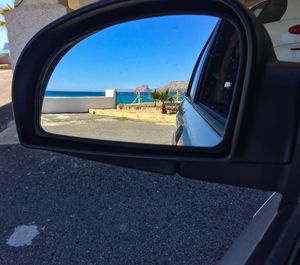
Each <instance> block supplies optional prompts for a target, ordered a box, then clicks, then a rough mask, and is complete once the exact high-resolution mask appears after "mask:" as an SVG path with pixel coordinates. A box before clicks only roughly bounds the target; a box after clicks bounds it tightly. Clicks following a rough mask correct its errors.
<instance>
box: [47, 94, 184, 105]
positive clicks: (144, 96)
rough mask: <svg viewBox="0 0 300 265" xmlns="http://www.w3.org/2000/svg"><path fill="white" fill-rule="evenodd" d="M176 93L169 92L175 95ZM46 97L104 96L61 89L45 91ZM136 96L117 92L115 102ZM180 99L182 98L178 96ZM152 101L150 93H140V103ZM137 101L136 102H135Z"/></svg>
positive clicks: (128, 101)
mask: <svg viewBox="0 0 300 265" xmlns="http://www.w3.org/2000/svg"><path fill="white" fill-rule="evenodd" d="M175 94H176V93H170V95H175ZM45 96H46V97H67V98H69V97H71V98H73V97H100V96H105V93H104V92H63V91H46V93H45ZM135 98H136V94H135V92H117V104H131V103H133V101H134V100H135ZM180 100H182V98H180ZM145 102H154V100H153V99H152V98H151V97H150V93H147V92H146V93H141V103H145ZM136 103H137V102H136Z"/></svg>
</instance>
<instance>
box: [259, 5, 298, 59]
mask: <svg viewBox="0 0 300 265" xmlns="http://www.w3.org/2000/svg"><path fill="white" fill-rule="evenodd" d="M254 8H255V7H254ZM299 10H300V1H299V0H288V3H287V9H286V11H285V13H284V15H283V16H282V18H281V19H280V20H279V21H275V22H271V23H266V24H264V26H265V28H266V30H267V31H268V33H269V35H270V37H271V40H272V43H273V46H274V49H275V53H276V56H277V59H278V60H280V61H286V62H300V50H294V49H295V48H296V49H297V48H300V34H292V33H290V32H289V28H290V27H292V26H295V25H300V12H299Z"/></svg>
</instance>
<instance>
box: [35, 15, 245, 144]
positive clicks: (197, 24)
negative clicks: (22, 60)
mask: <svg viewBox="0 0 300 265" xmlns="http://www.w3.org/2000/svg"><path fill="white" fill-rule="evenodd" d="M239 59H240V58H239V42H238V38H237V33H236V32H235V30H234V27H233V26H232V25H231V24H230V23H229V22H226V21H224V20H223V19H219V18H216V17H211V16H204V15H172V16H161V17H152V18H144V19H138V20H134V21H129V22H125V23H121V24H118V25H114V26H111V27H109V28H106V29H103V30H101V31H99V32H96V33H94V34H92V35H90V36H89V37H87V38H85V39H83V40H81V41H79V42H77V43H76V44H75V45H74V46H73V47H72V48H71V49H69V50H68V52H66V54H65V55H64V56H63V57H62V59H61V60H60V61H59V63H58V64H57V65H56V67H55V69H54V71H53V72H52V75H51V77H50V79H49V82H48V84H47V87H46V89H45V93H44V98H43V104H42V110H41V113H42V114H41V119H40V120H41V126H42V128H43V129H44V130H45V131H46V132H49V133H52V134H58V135H67V136H75V137H82V138H90V139H97V140H111V141H122V142H133V143H144V144H158V145H178V146H180V145H181V146H182V145H186V146H201V147H211V146H215V145H217V144H219V143H220V142H221V141H222V138H223V135H224V131H225V129H226V121H227V120H228V116H229V113H230V112H229V110H230V106H231V101H232V95H233V92H234V84H235V81H236V78H237V72H238V68H239V62H240V60H239Z"/></svg>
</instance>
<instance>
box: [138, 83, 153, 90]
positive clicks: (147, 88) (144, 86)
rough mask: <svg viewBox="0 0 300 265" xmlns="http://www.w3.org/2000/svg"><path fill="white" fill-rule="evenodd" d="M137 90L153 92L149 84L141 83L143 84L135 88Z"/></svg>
mask: <svg viewBox="0 0 300 265" xmlns="http://www.w3.org/2000/svg"><path fill="white" fill-rule="evenodd" d="M135 92H152V90H151V89H150V88H149V86H148V85H147V84H146V85H141V86H138V87H137V88H136V89H135Z"/></svg>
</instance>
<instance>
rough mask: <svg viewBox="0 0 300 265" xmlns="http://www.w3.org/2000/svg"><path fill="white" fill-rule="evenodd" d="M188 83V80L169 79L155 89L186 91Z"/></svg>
mask: <svg viewBox="0 0 300 265" xmlns="http://www.w3.org/2000/svg"><path fill="white" fill-rule="evenodd" d="M188 85H189V81H188V80H184V81H171V82H169V83H168V84H166V85H165V86H162V87H159V88H158V89H157V90H160V91H164V90H169V92H177V91H179V92H186V90H187V88H188Z"/></svg>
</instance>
